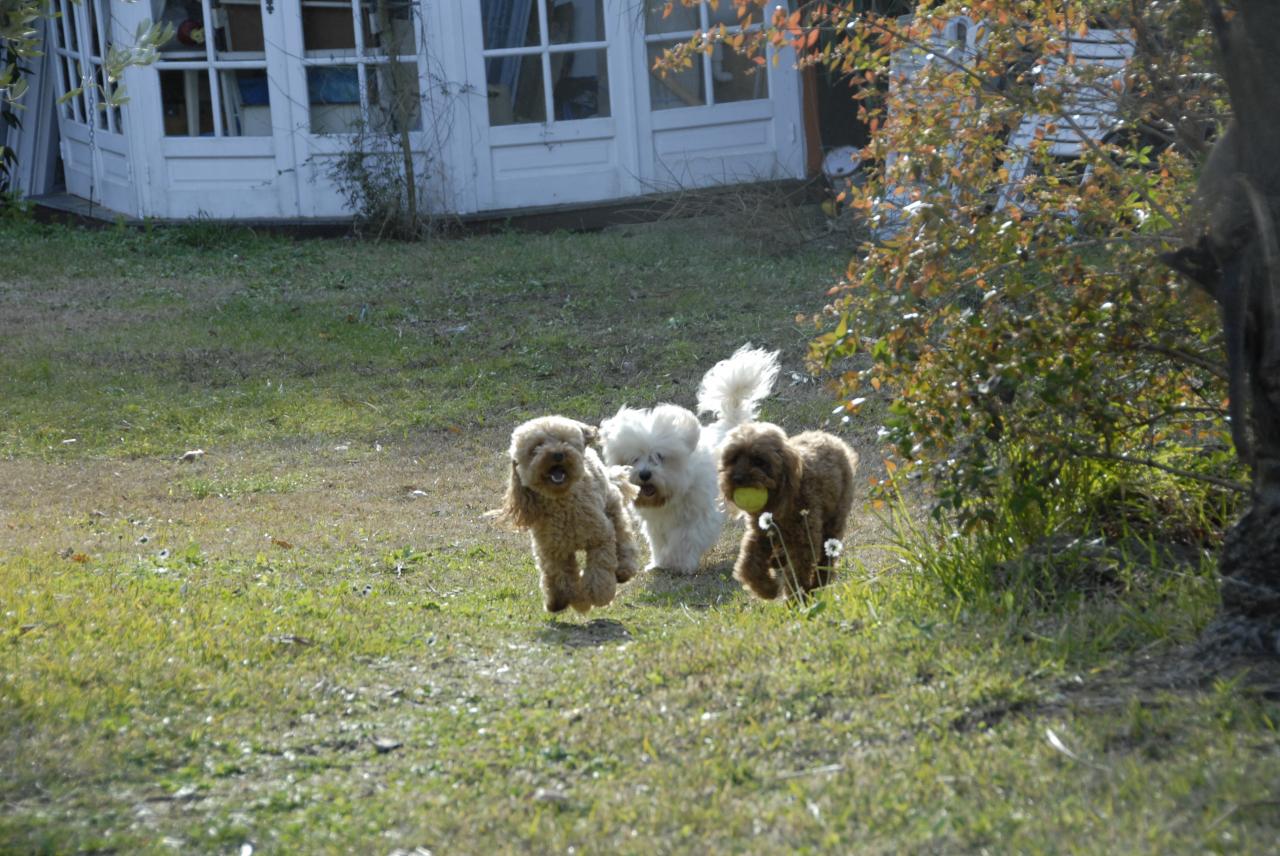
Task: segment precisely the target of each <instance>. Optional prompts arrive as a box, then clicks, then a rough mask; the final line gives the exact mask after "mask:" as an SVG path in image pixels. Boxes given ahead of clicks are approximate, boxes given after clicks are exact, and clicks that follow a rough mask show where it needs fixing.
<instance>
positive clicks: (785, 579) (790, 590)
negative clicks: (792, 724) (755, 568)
mask: <svg viewBox="0 0 1280 856" xmlns="http://www.w3.org/2000/svg"><path fill="white" fill-rule="evenodd" d="M800 516H801V517H808V516H809V509H807V508H804V509H801V510H800ZM756 525H758V526H759V527H760V529H761V531H763V532H764V533H765V534H766V535H767V536H769V543H770V544H771V545H772V546H773V554H774V557H775V558H777V559H780V561H779V562H778V565H777V568H778V575H779V576H780V577H781V582H782V590H783V593H784V597H786V599H787V602H788V603H800V604H805V605H806V607H805V608H806V610H812V609H813V608H814V603H811V602H809V592H808V591H807V590H805V588H804V587H803V586H802V585H801V584H800V580H799V578H798V576H797V574H796V570H795V565H794V564H793V562H792V559H791V554H790V553H789V552H788V550H787V543H786V541H785V540H784V539H783V538H782V532H781V530H780V529H778V525H777V524H776V523H775V522H774V520H773V513H772V512H769V511H766V512H765V513H764V514H761V515H760V517H759V519H758V520H757V521H756ZM843 552H844V543H843V542H842V541H840V540H839V539H837V538H828V539H827V540H826V541H825V542H824V543H823V544H822V545H821V553H819V545H817V544H815V543H813V542H812V540H810V542H809V554H810V556H811V557H812V559H813V563H814V565H815V567H816V571H817V574H818V578H819V579H830V578H831V577H832V575H833V574H834V573H835V565H836V560H837V559H839V558H840V554H841V553H843ZM824 560H825V561H824ZM814 614H816V613H814Z"/></svg>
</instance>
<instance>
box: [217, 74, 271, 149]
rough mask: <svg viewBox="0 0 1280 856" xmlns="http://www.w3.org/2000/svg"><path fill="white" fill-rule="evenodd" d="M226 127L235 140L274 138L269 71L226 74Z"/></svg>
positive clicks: (224, 81) (223, 88)
mask: <svg viewBox="0 0 1280 856" xmlns="http://www.w3.org/2000/svg"><path fill="white" fill-rule="evenodd" d="M221 79H222V100H223V102H224V103H223V113H222V126H223V128H225V129H226V133H227V135H228V136H232V137H269V136H271V98H270V93H269V91H268V89H267V72H266V69H258V70H252V71H251V70H247V69H246V70H243V71H224V72H222V78H221Z"/></svg>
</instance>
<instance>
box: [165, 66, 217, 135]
mask: <svg viewBox="0 0 1280 856" xmlns="http://www.w3.org/2000/svg"><path fill="white" fill-rule="evenodd" d="M160 103H161V105H162V106H163V109H164V132H165V135H166V136H170V137H199V136H202V135H209V134H212V133H213V105H212V101H211V99H210V97H209V74H208V72H204V71H192V70H186V71H166V70H161V71H160Z"/></svg>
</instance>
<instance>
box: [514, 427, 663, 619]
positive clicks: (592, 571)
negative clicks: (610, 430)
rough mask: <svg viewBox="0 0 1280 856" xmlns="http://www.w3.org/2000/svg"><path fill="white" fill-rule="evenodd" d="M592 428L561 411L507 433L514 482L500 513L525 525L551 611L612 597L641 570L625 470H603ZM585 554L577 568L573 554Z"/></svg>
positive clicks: (599, 602) (604, 601)
mask: <svg viewBox="0 0 1280 856" xmlns="http://www.w3.org/2000/svg"><path fill="white" fill-rule="evenodd" d="M595 439H596V429H595V428H594V427H592V426H590V425H585V424H583V423H581V422H576V421H574V420H573V419H566V418H565V417H563V416H543V417H541V418H539V419H531V420H530V421H528V422H526V423H524V424H523V425H521V426H519V427H518V428H516V430H515V431H513V432H512V434H511V449H510V452H509V454H510V456H511V482H510V484H509V485H508V486H507V495H506V499H505V502H504V504H503V509H502V514H503V516H505V517H506V518H507V519H508V520H510V521H511V522H512V523H514V524H515V525H516V526H517V527H519V528H521V529H528V530H529V532H530V534H531V536H532V539H533V557H534V560H535V561H536V562H537V565H538V571H539V573H540V574H541V576H542V598H543V604H544V605H545V606H546V608H547V611H548V612H560V611H562V610H563V609H564V608H565V607H567V606H572V607H573V608H574V609H576V610H578V611H579V612H586V611H587V610H589V609H591V607H593V606H605V605H607V604H609V603H610V602H611V601H612V600H613V596H614V594H615V593H616V591H617V587H618V583H624V582H626V581H627V580H629V579H631V578H632V577H634V576H635V575H636V571H637V569H638V568H639V567H640V563H639V553H638V551H637V549H636V544H635V536H634V535H633V530H632V525H631V520H630V517H629V514H630V512H629V511H628V506H629V505H630V502H631V500H632V499H633V498H634V494H633V493H628V494H624V493H623V491H624V490H625V491H628V492H633V491H634V490H635V488H634V487H632V485H631V484H630V483H629V482H628V480H627V475H628V473H627V472H626V469H625V468H621V467H619V468H615V470H616V471H611V470H606V469H605V466H604V464H603V463H602V462H601V460H600V456H599V455H597V454H596V452H595V450H594V449H592V448H590V447H589V446H588V443H590V442H592V441H593V440H595ZM579 551H581V552H584V553H585V554H586V561H585V562H584V563H583V568H582V570H581V571H579V568H578V559H577V553H578V552H579Z"/></svg>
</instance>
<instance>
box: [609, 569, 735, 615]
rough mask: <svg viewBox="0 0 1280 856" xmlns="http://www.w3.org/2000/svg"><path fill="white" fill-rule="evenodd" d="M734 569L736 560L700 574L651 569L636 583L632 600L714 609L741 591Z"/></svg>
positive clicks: (637, 602) (634, 602)
mask: <svg viewBox="0 0 1280 856" xmlns="http://www.w3.org/2000/svg"><path fill="white" fill-rule="evenodd" d="M732 572H733V563H732V562H717V563H716V564H714V565H712V566H710V567H708V568H706V569H704V570H703V571H701V572H700V573H697V574H675V573H671V572H668V571H663V570H661V569H658V570H654V571H650V572H649V573H647V574H644V575H643V576H641V577H640V579H639V580H637V581H636V583H633V585H636V586H637V589H636V591H635V593H634V594H633V595H632V597H631V599H630V602H631V603H633V604H635V605H637V606H639V605H644V606H662V607H675V608H681V607H687V608H689V609H710V608H711V607H712V606H715V605H716V604H720V603H723V602H725V601H726V600H728V599H729V598H731V597H733V595H734V594H735V593H736V592H738V591H739V586H738V583H737V582H735V581H734V579H733V577H732Z"/></svg>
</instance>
